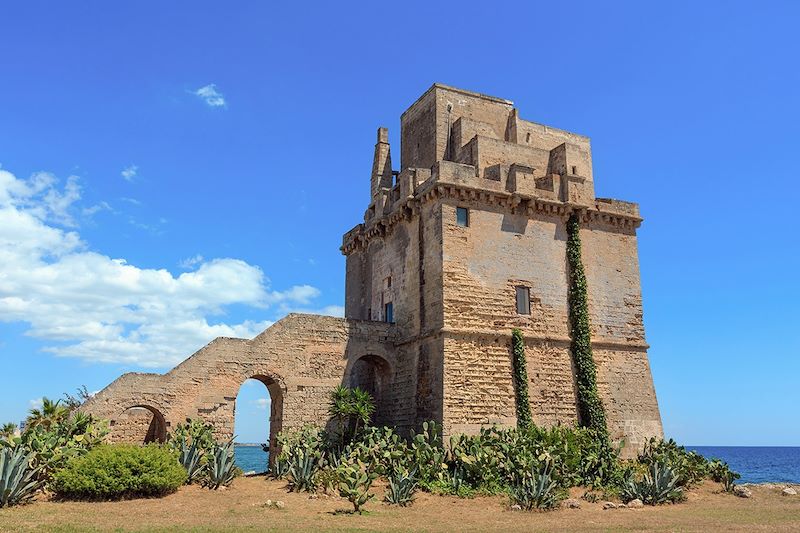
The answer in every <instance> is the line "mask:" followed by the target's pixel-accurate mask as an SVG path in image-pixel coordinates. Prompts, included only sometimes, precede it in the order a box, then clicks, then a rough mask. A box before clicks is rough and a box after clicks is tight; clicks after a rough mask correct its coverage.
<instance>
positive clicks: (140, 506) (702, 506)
mask: <svg viewBox="0 0 800 533" xmlns="http://www.w3.org/2000/svg"><path fill="white" fill-rule="evenodd" d="M752 491H753V497H752V498H750V499H743V498H737V497H735V496H732V495H730V494H725V493H721V492H720V488H719V485H718V484H715V483H707V484H705V485H703V486H701V487H698V488H697V489H695V490H693V491H692V492H691V493H690V494H689V497H688V501H686V502H685V503H682V504H679V505H666V506H660V507H645V508H644V509H609V510H603V508H602V504H601V503H587V502H585V501H582V502H581V508H580V509H558V510H555V511H550V512H545V513H527V512H524V511H511V510H509V508H508V501H507V499H505V498H503V497H499V496H498V497H479V498H474V499H459V498H454V497H449V496H432V495H429V494H419V495H418V497H417V501H416V502H415V503H414V505H413V506H411V507H407V508H399V507H393V506H388V505H385V504H383V503H380V498H382V496H383V486H382V485H376V486H374V487H373V492H374V493H375V494H376V496H377V499H376V500H373V501H372V502H370V503H369V504H367V506H366V509H368V510H369V514H368V515H360V516H359V515H351V514H335V511H336V510H338V509H347V508H348V506H349V505H350V504H349V502H347V501H346V500H342V499H339V498H334V497H325V496H319V497H318V498H316V499H311V498H309V495H308V494H302V493H299V494H294V493H289V492H287V491H286V485H285V483H284V482H281V481H273V480H267V479H266V478H264V477H252V478H240V479H237V480H236V481H234V483H233V485H232V486H231V487H230V488H228V489H227V490H224V491H219V492H214V491H210V490H206V489H203V488H201V487H197V486H190V487H184V488H182V489H181V490H180V491H178V493H176V494H173V495H171V496H167V497H165V498H159V499H139V500H128V501H122V502H102V503H89V502H54V501H48V500H47V498H44V497H43V498H40V499H39V500H38V501H36V502H34V503H32V504H30V505H25V506H22V507H13V508H7V509H0V531H14V532H16V531H48V532H49V531H57V532H71V531H170V532H172V531H209V532H210V531H480V532H484V531H575V530H580V531H705V532H708V531H734V530H747V531H762V530H764V531H766V530H769V531H795V532H797V531H800V495H798V496H782V495H781V493H780V488H778V487H762V486H757V487H753V488H752ZM574 493H575V495H576V496H577V495H579V494H581V493H582V492H579V491H577V489H576V490H575V491H574ZM268 499H270V500H273V501H276V500H280V501H282V502H284V503H285V508H284V509H276V508H274V507H272V508H270V507H265V506H264V503H265V502H266V501H267V500H268Z"/></svg>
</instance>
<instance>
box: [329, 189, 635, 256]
mask: <svg viewBox="0 0 800 533" xmlns="http://www.w3.org/2000/svg"><path fill="white" fill-rule="evenodd" d="M438 199H454V200H457V201H470V202H474V203H478V204H482V205H485V206H496V207H500V208H501V209H508V210H509V212H511V213H513V214H525V215H527V216H528V217H530V218H533V217H534V216H536V215H537V214H541V215H548V216H558V217H562V218H566V217H569V216H570V215H571V214H572V213H574V212H578V213H580V214H581V219H582V221H583V222H594V223H599V224H605V225H608V226H611V227H622V228H630V229H636V228H638V227H639V225H640V224H641V223H642V218H641V217H639V216H636V215H634V214H630V213H623V212H619V211H614V210H610V209H609V206H610V204H609V201H606V200H602V199H600V200H595V203H594V205H593V206H586V205H578V204H572V203H569V202H561V201H558V200H551V199H548V198H539V197H535V196H530V195H526V194H521V193H517V192H513V193H512V192H507V191H494V190H487V189H481V188H478V187H472V186H469V185H465V184H456V183H446V182H439V181H431V180H428V181H427V182H425V183H423V184H422V185H421V186H420V188H419V189H418V190H417V192H416V194H415V195H414V196H410V197H408V198H405V199H401V200H398V201H396V202H395V203H394V204H393V205H392V206H391V210H390V211H389V212H388V213H387V214H385V215H384V216H382V217H380V218H378V219H374V220H370V221H367V222H365V223H363V224H359V225H358V226H356V227H354V228H353V229H352V230H350V231H349V232H347V233H346V234H345V236H344V238H343V242H342V247H341V248H340V249H341V251H342V253H343V254H344V255H349V254H350V253H351V252H352V251H354V250H355V249H357V248H359V247H360V246H364V245H366V244H367V243H369V241H371V240H372V239H373V238H375V237H384V236H385V235H386V234H387V233H389V232H391V230H392V228H393V226H394V225H395V224H397V223H398V222H399V221H401V220H409V219H410V218H411V217H413V216H415V215H417V214H418V213H419V209H420V207H421V206H422V205H423V204H426V203H428V202H432V201H435V200H438Z"/></svg>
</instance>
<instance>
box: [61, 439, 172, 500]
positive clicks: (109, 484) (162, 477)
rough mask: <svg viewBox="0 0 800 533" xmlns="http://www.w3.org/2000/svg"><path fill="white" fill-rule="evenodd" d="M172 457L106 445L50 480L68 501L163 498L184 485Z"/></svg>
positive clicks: (151, 449) (162, 450)
mask: <svg viewBox="0 0 800 533" xmlns="http://www.w3.org/2000/svg"><path fill="white" fill-rule="evenodd" d="M186 477H187V475H186V470H184V468H183V467H182V466H181V465H180V463H178V460H177V458H176V457H175V455H174V454H173V453H172V452H170V450H169V449H167V448H166V447H162V446H158V445H148V446H134V445H120V444H117V445H106V446H100V447H98V448H96V449H94V450H92V451H90V452H89V453H87V454H86V455H84V456H83V457H77V458H73V459H71V460H70V461H68V462H67V465H66V467H64V468H63V469H61V470H59V471H57V472H56V473H55V476H54V479H53V489H54V490H55V492H56V494H57V495H58V496H60V497H62V498H67V499H87V500H111V499H123V498H135V497H146V496H163V495H165V494H169V493H172V492H175V491H176V490H177V489H178V487H180V486H181V485H183V484H184V483H185V482H186Z"/></svg>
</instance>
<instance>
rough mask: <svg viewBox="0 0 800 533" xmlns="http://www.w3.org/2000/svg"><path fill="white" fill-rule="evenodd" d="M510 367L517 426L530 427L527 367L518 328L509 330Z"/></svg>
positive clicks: (523, 341)
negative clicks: (512, 374) (512, 373)
mask: <svg viewBox="0 0 800 533" xmlns="http://www.w3.org/2000/svg"><path fill="white" fill-rule="evenodd" d="M511 367H512V371H513V372H514V395H515V398H516V402H517V427H518V428H520V429H524V428H527V427H530V425H531V424H532V420H531V403H530V400H529V398H528V368H527V364H526V362H525V339H523V338H522V332H521V331H520V330H518V329H516V328H515V329H514V330H512V331H511Z"/></svg>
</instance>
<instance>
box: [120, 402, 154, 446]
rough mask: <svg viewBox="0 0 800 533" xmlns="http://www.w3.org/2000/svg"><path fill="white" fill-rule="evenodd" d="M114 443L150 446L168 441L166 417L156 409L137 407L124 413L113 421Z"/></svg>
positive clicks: (143, 406)
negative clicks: (149, 444) (150, 444)
mask: <svg viewBox="0 0 800 533" xmlns="http://www.w3.org/2000/svg"><path fill="white" fill-rule="evenodd" d="M111 425H112V426H113V427H114V430H113V431H112V432H111V436H112V440H113V441H114V442H127V443H132V444H148V443H151V442H164V441H166V440H167V423H166V421H165V420H164V415H162V414H161V412H160V411H159V410H158V409H156V408H155V407H152V406H149V405H136V406H133V407H129V408H128V409H126V410H125V411H123V412H122V414H120V415H119V416H118V417H117V418H116V419H115V420H112V421H111Z"/></svg>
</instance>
